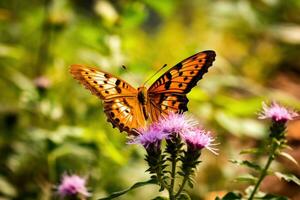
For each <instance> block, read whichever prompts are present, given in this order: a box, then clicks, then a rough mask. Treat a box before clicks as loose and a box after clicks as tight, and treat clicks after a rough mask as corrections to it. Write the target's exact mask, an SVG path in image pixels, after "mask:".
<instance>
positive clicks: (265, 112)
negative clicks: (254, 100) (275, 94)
mask: <svg viewBox="0 0 300 200" xmlns="http://www.w3.org/2000/svg"><path fill="white" fill-rule="evenodd" d="M262 107H263V109H262V111H261V113H259V116H258V118H259V119H267V118H269V119H272V120H273V121H275V122H286V121H288V120H293V119H294V118H295V117H298V116H299V115H298V114H297V113H296V112H294V111H292V110H288V109H287V108H285V107H284V106H281V105H279V104H277V103H276V102H275V101H273V102H272V103H271V105H270V106H267V104H266V103H265V102H263V104H262Z"/></svg>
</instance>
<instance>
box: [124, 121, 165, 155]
mask: <svg viewBox="0 0 300 200" xmlns="http://www.w3.org/2000/svg"><path fill="white" fill-rule="evenodd" d="M139 132H140V133H141V134H140V135H138V136H137V137H136V138H135V139H134V140H133V141H131V142H129V143H133V144H141V145H143V146H144V148H145V149H146V150H158V149H160V144H161V141H162V140H163V139H164V138H165V137H166V136H167V134H166V133H163V132H161V130H160V129H159V128H158V126H157V124H156V123H153V124H152V125H150V126H149V127H147V128H143V129H140V130H139Z"/></svg>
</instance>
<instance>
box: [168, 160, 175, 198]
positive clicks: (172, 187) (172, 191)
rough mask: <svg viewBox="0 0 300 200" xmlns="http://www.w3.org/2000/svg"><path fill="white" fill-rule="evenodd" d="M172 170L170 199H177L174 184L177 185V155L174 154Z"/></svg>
mask: <svg viewBox="0 0 300 200" xmlns="http://www.w3.org/2000/svg"><path fill="white" fill-rule="evenodd" d="M171 159H172V171H171V184H170V190H169V196H170V200H173V199H175V196H174V186H175V176H176V155H175V156H172V158H171Z"/></svg>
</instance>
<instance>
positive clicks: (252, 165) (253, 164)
mask: <svg viewBox="0 0 300 200" xmlns="http://www.w3.org/2000/svg"><path fill="white" fill-rule="evenodd" d="M229 161H230V162H232V163H234V164H238V165H241V166H246V167H249V168H251V169H254V170H257V171H260V170H261V167H260V166H259V165H257V164H255V163H251V162H250V161H248V160H243V161H238V160H229Z"/></svg>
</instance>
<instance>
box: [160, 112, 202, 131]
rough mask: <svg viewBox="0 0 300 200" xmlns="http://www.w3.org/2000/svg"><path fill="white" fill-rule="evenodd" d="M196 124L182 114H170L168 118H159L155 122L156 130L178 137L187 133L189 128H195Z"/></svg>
mask: <svg viewBox="0 0 300 200" xmlns="http://www.w3.org/2000/svg"><path fill="white" fill-rule="evenodd" d="M196 125H197V122H196V121H195V120H194V119H192V118H188V117H187V116H186V115H184V114H176V113H173V112H170V113H169V115H168V116H166V117H163V118H161V119H160V120H159V121H158V122H157V125H156V126H157V129H159V130H161V131H162V132H164V133H167V134H172V133H177V134H179V135H181V134H183V133H185V132H188V131H189V130H190V129H191V128H193V127H195V126H196Z"/></svg>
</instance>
